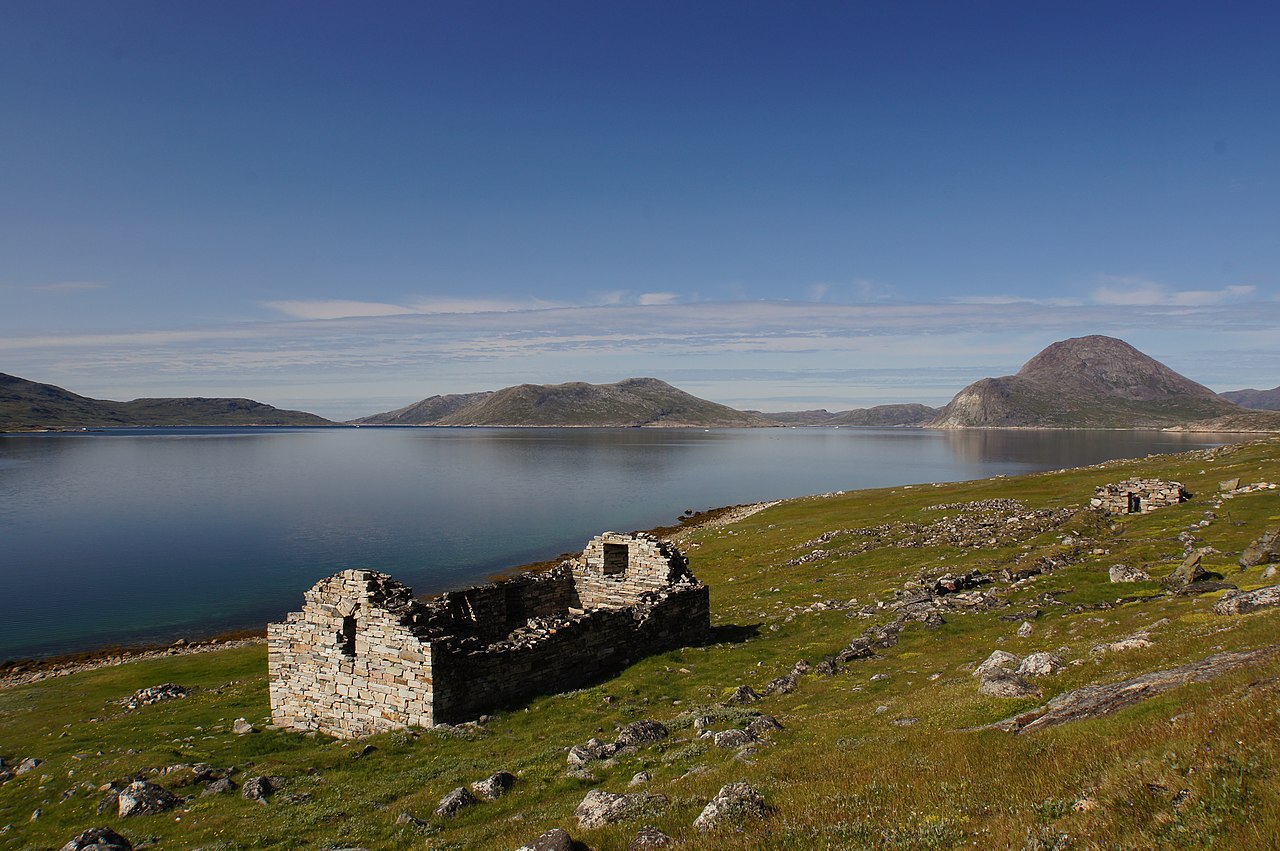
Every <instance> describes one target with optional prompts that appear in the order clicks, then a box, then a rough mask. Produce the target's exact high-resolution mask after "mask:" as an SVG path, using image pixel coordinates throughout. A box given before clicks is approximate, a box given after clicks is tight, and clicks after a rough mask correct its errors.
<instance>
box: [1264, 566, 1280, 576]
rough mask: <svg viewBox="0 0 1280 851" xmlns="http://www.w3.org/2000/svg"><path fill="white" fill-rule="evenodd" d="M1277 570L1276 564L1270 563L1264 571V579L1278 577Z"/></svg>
mask: <svg viewBox="0 0 1280 851" xmlns="http://www.w3.org/2000/svg"><path fill="white" fill-rule="evenodd" d="M1277 572H1278V571H1277V570H1276V566H1275V565H1274V564H1273V565H1270V566H1269V567H1268V568H1267V569H1266V570H1264V571H1262V578H1263V579H1275V578H1276V573H1277Z"/></svg>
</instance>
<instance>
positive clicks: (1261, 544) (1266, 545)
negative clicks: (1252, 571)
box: [1240, 526, 1280, 567]
mask: <svg viewBox="0 0 1280 851" xmlns="http://www.w3.org/2000/svg"><path fill="white" fill-rule="evenodd" d="M1276 562H1280V526H1277V527H1275V528H1274V529H1268V530H1267V531H1265V532H1263V533H1262V535H1261V537H1259V538H1258V539H1257V540H1256V541H1254V542H1253V543H1252V544H1250V545H1249V546H1247V547H1245V550H1244V552H1243V553H1241V554H1240V566H1241V567H1256V566H1258V565H1260V564H1274V563H1276Z"/></svg>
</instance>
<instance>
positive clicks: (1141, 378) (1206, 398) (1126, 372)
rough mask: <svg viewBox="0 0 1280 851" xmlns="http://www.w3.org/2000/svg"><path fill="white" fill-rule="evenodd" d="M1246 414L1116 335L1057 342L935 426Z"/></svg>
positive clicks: (1154, 424)
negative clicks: (1015, 372)
mask: <svg viewBox="0 0 1280 851" xmlns="http://www.w3.org/2000/svg"><path fill="white" fill-rule="evenodd" d="M1241 413H1243V412H1242V411H1241V409H1240V408H1239V407H1238V406H1236V405H1233V404H1232V403H1231V402H1228V401H1227V400H1225V399H1223V398H1222V397H1220V396H1218V394H1216V393H1214V392H1213V391H1212V390H1210V389H1209V388H1208V387H1205V386H1204V385H1202V384H1197V383H1196V382H1194V381H1192V380H1191V379H1189V378H1186V377H1184V376H1182V375H1179V374H1178V373H1176V372H1174V371H1173V370H1171V369H1169V367H1167V366H1165V365H1164V364H1162V363H1160V362H1159V361H1157V360H1154V359H1153V358H1150V357H1148V356H1147V355H1144V354H1143V353H1142V352H1140V351H1138V350H1137V349H1135V348H1134V347H1133V346H1130V345H1129V344H1128V343H1126V342H1124V341H1123V340H1117V339H1115V338H1114V337H1102V336H1090V337H1077V338H1074V339H1070V340H1063V341H1062V342H1058V343H1054V344H1053V345H1051V346H1049V347H1048V348H1046V349H1045V350H1044V351H1042V352H1040V354H1038V355H1036V356H1035V357H1034V358H1032V359H1031V360H1029V361H1027V363H1026V365H1024V366H1023V367H1022V369H1020V370H1019V371H1018V374H1017V375H1006V376H1003V377H1001V378H984V379H982V380H981V381H976V382H974V383H973V384H970V385H969V386H968V387H966V388H964V389H963V390H961V391H960V392H959V393H957V394H956V396H955V398H954V399H952V400H951V402H950V404H948V405H947V406H946V407H945V408H943V409H942V411H941V412H940V413H939V414H938V416H937V417H936V418H934V420H933V421H932V422H931V423H929V425H931V426H932V427H934V428H970V427H1019V426H1021V427H1047V428H1166V427H1171V426H1188V425H1190V424H1194V423H1196V422H1198V421H1202V420H1210V419H1213V418H1217V417H1225V416H1231V415H1239V414H1241Z"/></svg>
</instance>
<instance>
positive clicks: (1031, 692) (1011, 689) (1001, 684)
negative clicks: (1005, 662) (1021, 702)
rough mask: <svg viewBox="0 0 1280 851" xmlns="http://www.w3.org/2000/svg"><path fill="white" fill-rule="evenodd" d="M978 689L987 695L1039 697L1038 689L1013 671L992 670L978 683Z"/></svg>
mask: <svg viewBox="0 0 1280 851" xmlns="http://www.w3.org/2000/svg"><path fill="white" fill-rule="evenodd" d="M978 691H979V693H981V694H985V695H987V696H988V697H1039V696H1040V689H1038V688H1036V687H1035V686H1033V685H1032V684H1031V683H1029V682H1027V681H1026V680H1025V679H1023V678H1022V676H1021V675H1019V674H1018V673H1017V672H1015V671H1003V670H1001V671H993V672H991V673H990V674H988V675H987V676H985V677H983V678H982V682H980V683H978Z"/></svg>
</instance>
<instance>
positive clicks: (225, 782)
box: [200, 777, 236, 798]
mask: <svg viewBox="0 0 1280 851" xmlns="http://www.w3.org/2000/svg"><path fill="white" fill-rule="evenodd" d="M235 790H236V784H235V781H234V780H232V779H231V778H230V777H219V778H218V779H217V780H210V781H209V782H208V783H206V784H205V786H204V789H203V790H202V791H201V792H200V797H201V798H203V797H205V796H206V795H222V794H224V793H226V792H234V791H235Z"/></svg>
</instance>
